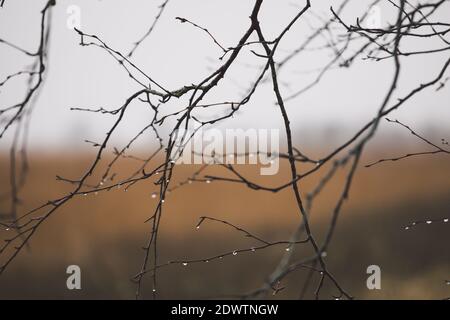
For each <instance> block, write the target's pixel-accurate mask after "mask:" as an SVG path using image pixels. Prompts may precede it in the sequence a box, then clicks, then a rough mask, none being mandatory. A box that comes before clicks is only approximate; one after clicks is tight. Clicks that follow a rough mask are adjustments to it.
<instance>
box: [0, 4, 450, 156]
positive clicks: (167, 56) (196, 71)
mask: <svg viewBox="0 0 450 320" xmlns="http://www.w3.org/2000/svg"><path fill="white" fill-rule="evenodd" d="M45 2H46V0H33V1H30V0H6V3H5V6H4V8H2V9H0V38H2V39H5V40H8V41H11V42H13V43H14V44H17V45H19V46H21V47H23V48H26V49H27V50H29V51H35V50H36V48H37V46H38V38H39V19H40V10H41V9H42V8H43V6H44V3H45ZM161 2H162V0H130V1H123V0H102V1H101V0H84V1H74V0H70V1H67V0H57V5H56V6H55V8H54V10H53V14H52V19H53V20H52V22H53V29H52V33H51V44H50V56H49V63H48V70H47V72H48V73H47V79H46V82H45V85H44V87H43V88H42V92H41V95H40V97H39V101H38V104H37V105H36V111H35V113H34V117H33V120H32V125H31V147H32V148H42V146H45V147H46V148H53V147H65V148H68V149H71V148H74V147H78V146H81V145H82V144H83V141H84V140H85V139H89V140H93V141H96V140H100V139H101V138H103V137H104V133H105V132H106V131H107V128H108V125H110V124H111V120H112V119H113V118H112V117H111V116H107V115H99V114H91V113H83V112H74V111H70V110H69V109H70V108H71V107H92V108H98V107H104V108H109V109H113V108H117V107H118V106H120V104H122V103H123V102H124V101H125V99H126V98H127V97H128V96H130V95H131V94H132V93H133V92H135V91H136V90H137V89H139V86H138V85H136V83H134V82H133V81H132V80H131V79H130V78H129V77H128V76H127V74H126V73H125V72H124V70H123V69H121V67H120V66H119V65H118V64H117V62H116V61H114V60H113V59H112V58H111V57H110V56H109V55H108V54H107V53H106V52H105V51H103V50H101V49H99V48H94V47H81V46H79V36H78V35H77V34H76V33H75V32H74V31H73V30H71V29H69V28H68V27H67V19H68V18H69V16H70V13H68V8H70V7H71V6H73V5H75V6H77V7H78V8H79V9H80V14H81V15H80V17H81V29H82V30H83V31H85V32H86V33H94V34H96V35H98V36H99V37H101V39H102V40H104V41H105V42H106V43H108V45H110V46H111V47H113V48H115V49H117V50H119V51H121V52H124V53H126V52H128V51H129V50H130V49H131V48H132V46H133V43H134V42H135V41H136V40H138V39H139V38H140V37H141V36H142V35H143V34H144V33H145V32H146V31H147V29H148V28H149V26H150V25H151V23H152V22H153V19H154V17H155V15H156V14H157V12H158V5H159V4H160V3H161ZM311 2H312V12H314V13H315V14H317V15H319V16H320V17H323V18H326V17H328V18H329V17H330V15H331V13H330V10H329V7H330V6H333V7H335V8H337V7H338V6H339V4H340V3H341V1H325V0H320V1H317V0H316V1H315V0H312V1H311ZM369 2H371V1H361V0H358V1H353V4H350V5H349V8H348V10H347V11H346V12H345V13H344V14H343V18H344V19H345V20H346V21H348V22H349V23H354V22H355V21H356V18H357V17H358V16H359V15H360V14H361V13H362V12H363V11H362V10H363V8H364V7H365V6H366V5H367V4H368V3H369ZM384 2H385V4H384V5H382V6H381V7H380V13H381V15H380V19H381V23H382V24H385V23H387V22H388V21H390V19H391V18H392V16H391V14H389V13H390V12H391V9H392V7H391V6H390V5H389V4H388V1H384ZM253 3H254V1H250V0H227V1H223V0H222V1H219V0H170V1H169V3H168V5H167V8H166V10H165V11H164V13H163V15H162V17H161V20H160V21H159V23H158V24H157V25H156V28H155V30H154V32H153V33H152V34H151V36H150V37H149V38H147V39H146V40H144V42H143V43H142V45H141V47H139V48H138V49H137V51H136V53H135V55H134V57H133V62H135V63H136V64H137V65H138V66H140V67H141V68H142V69H143V70H145V71H146V72H147V73H148V74H149V75H150V76H152V77H153V78H154V79H156V80H157V81H158V82H160V83H161V84H163V85H164V87H166V88H169V89H171V90H174V89H178V88H179V87H181V86H183V85H189V84H192V83H198V82H199V81H200V80H202V79H203V78H204V77H206V76H207V75H208V73H210V72H211V70H214V69H216V68H218V67H219V66H220V65H221V63H222V61H220V60H219V59H218V57H220V56H221V51H220V49H219V48H218V47H217V46H216V45H215V44H214V43H213V42H212V41H211V39H210V38H209V37H208V36H207V35H206V34H205V33H203V32H202V31H201V30H199V29H196V28H194V27H192V26H191V25H188V24H181V23H180V22H179V21H177V20H176V19H175V17H177V16H180V17H184V18H187V19H189V20H191V21H193V22H195V23H197V24H199V25H201V26H203V27H206V28H208V30H209V31H210V32H211V33H212V34H214V36H215V38H216V39H217V40H218V41H219V42H220V43H221V44H222V45H223V46H224V47H229V46H234V45H236V43H237V41H238V40H239V39H240V38H241V36H242V35H243V33H244V32H245V30H246V28H248V25H249V18H248V17H249V15H250V12H251V8H252V5H253ZM303 3H304V2H303V1H293V0H286V1H284V0H266V1H264V4H263V7H262V11H261V25H262V28H263V31H264V32H265V33H266V35H267V37H268V38H271V36H274V35H276V34H277V32H279V31H280V30H282V28H284V26H285V25H286V24H287V23H288V21H289V19H290V18H292V17H293V16H294V15H295V14H296V12H298V10H299V8H300V6H301V5H303ZM446 9H447V10H445V8H443V11H444V12H446V14H447V15H450V5H449V4H447V5H446ZM312 12H311V13H308V14H307V15H306V16H305V19H304V20H302V22H300V23H298V24H297V25H295V27H294V28H292V29H291V30H290V32H289V33H288V35H287V36H286V38H285V39H284V41H283V42H282V43H281V46H280V49H279V52H278V54H277V56H276V57H275V58H276V59H277V60H279V59H281V58H283V57H284V56H285V55H286V54H287V53H288V52H289V51H290V50H292V49H295V48H296V47H297V46H298V45H299V44H300V43H301V42H302V40H304V39H305V37H306V36H307V35H308V34H310V33H311V32H312V31H313V28H314V27H317V26H319V25H320V20H318V18H317V17H316V16H315V15H313V14H312ZM436 18H439V16H437V17H436ZM446 18H447V20H448V17H446ZM321 39H322V38H320V39H319V41H316V42H315V43H314V44H313V47H317V46H320V45H323V44H324V42H323V41H322V40H323V39H322V40H321ZM414 45H415V44H414ZM417 45H422V44H421V43H418V44H417ZM426 45H432V44H429V43H427V44H426ZM252 49H255V50H256V51H257V52H262V50H261V48H259V47H256V46H255V47H253V48H252ZM420 49H425V48H420ZM446 54H447V55H448V53H444V54H435V55H433V56H432V57H430V56H413V57H408V58H407V59H405V60H404V64H403V68H402V74H401V85H400V88H399V91H398V96H396V98H397V97H400V96H402V95H404V94H405V93H407V92H408V91H410V90H412V89H413V88H414V87H415V86H417V85H419V84H420V83H422V82H426V81H429V80H430V79H432V78H433V77H435V75H436V74H437V73H438V72H439V70H440V69H441V67H442V65H443V62H444V60H445V59H447V58H448V57H446ZM330 57H331V51H323V52H310V53H306V54H303V55H301V56H298V57H297V58H296V59H294V60H293V61H292V62H291V63H290V64H289V65H287V66H286V68H285V69H283V70H282V71H281V72H280V81H281V82H282V83H284V84H286V85H284V86H283V87H282V93H283V94H284V95H285V96H287V95H289V94H290V93H292V92H295V91H296V90H298V89H300V88H302V87H304V86H305V85H307V84H308V83H310V81H312V80H313V79H314V77H315V76H317V72H313V71H314V70H315V69H317V68H319V67H321V66H323V65H325V64H326V63H327V62H328V61H329V59H330ZM31 62H32V60H31V58H29V57H27V56H25V55H23V54H21V53H20V52H18V51H16V50H13V49H11V48H9V47H7V46H4V45H1V44H0V81H2V80H3V79H4V78H5V77H6V76H7V75H8V74H11V73H14V72H17V71H18V70H20V69H21V68H22V67H23V66H25V65H28V64H30V63H31ZM262 63H264V60H263V59H261V58H257V57H255V56H254V55H253V54H251V53H250V52H249V50H245V52H243V54H242V56H240V58H239V59H238V61H237V62H236V65H235V66H234V67H233V68H232V69H231V70H230V72H229V74H228V76H227V77H226V79H224V81H223V82H222V83H221V85H220V86H218V87H217V88H215V89H214V90H213V91H212V92H211V95H209V96H208V101H209V102H214V101H216V102H217V101H224V100H228V101H230V100H236V99H238V98H239V97H242V94H243V93H244V92H245V89H246V88H248V85H249V83H250V81H252V80H253V79H255V76H256V74H257V73H258V71H259V68H258V65H261V64H262ZM305 71H312V72H307V73H305ZM392 74H393V61H392V60H389V59H388V60H385V61H382V62H372V61H367V60H364V61H363V60H358V61H357V62H356V64H355V65H354V66H353V67H352V68H351V69H336V70H332V71H330V72H329V73H328V74H326V75H325V77H324V78H323V79H322V83H321V84H320V85H318V86H317V87H315V88H314V89H312V90H311V91H309V92H307V93H305V94H304V95H302V96H300V97H299V98H297V99H294V100H292V101H290V102H289V103H288V104H287V107H288V113H289V115H290V116H291V119H292V123H293V126H294V128H295V131H294V132H295V133H296V139H297V141H298V142H301V141H306V140H308V139H317V138H323V137H326V136H327V135H335V134H343V135H345V134H346V132H349V131H348V130H350V129H355V128H358V127H360V126H361V125H363V124H364V123H366V122H367V121H369V120H370V119H371V118H372V117H373V116H374V115H375V113H376V110H377V108H379V106H380V105H381V101H382V99H383V97H384V94H385V92H386V90H387V88H388V86H389V84H390V81H391V78H392ZM25 88H26V87H25V83H24V82H23V81H20V80H18V81H14V82H11V83H10V84H8V85H7V86H5V87H3V88H1V91H0V106H1V107H5V106H9V105H10V104H12V103H14V102H17V101H18V100H19V99H22V98H23V95H24V92H25V91H24V90H25ZM274 100H275V99H274V96H273V92H272V91H271V84H270V83H269V82H268V83H266V84H265V85H264V86H261V88H260V89H258V91H257V93H256V95H255V96H254V99H253V100H252V102H251V103H249V104H248V105H246V106H245V108H243V110H242V111H241V112H240V113H239V115H238V116H236V117H235V118H233V119H231V120H229V121H226V122H224V124H223V127H224V128H226V127H242V128H249V127H257V128H277V127H281V125H282V124H281V116H280V113H279V110H278V109H276V107H274ZM449 101H450V93H449V90H448V88H445V89H444V90H441V91H439V92H435V91H434V90H433V89H431V90H428V91H427V92H425V93H423V94H421V95H420V96H418V97H417V98H416V99H415V100H414V102H411V103H408V104H406V105H405V106H404V107H403V109H402V110H400V111H398V112H396V113H395V114H394V115H393V117H394V118H398V119H401V120H403V121H405V122H407V123H409V124H411V125H414V126H416V127H418V128H426V127H431V126H433V127H437V128H443V129H444V132H445V129H446V128H448V127H449V126H448V125H449V121H450V104H449ZM177 103H178V102H173V103H172V104H171V105H170V106H168V107H167V108H174V109H172V111H173V110H175V108H177V107H178V108H179V107H180V104H182V102H181V101H180V102H179V103H178V104H177ZM133 108H134V109H133V110H131V112H130V114H129V117H128V118H127V119H126V124H125V123H124V126H122V127H121V128H120V131H119V134H118V136H117V137H115V138H116V139H119V140H120V141H125V140H126V139H127V138H128V137H129V136H131V135H133V134H135V133H136V132H137V131H139V130H140V129H141V127H142V126H143V125H144V124H145V120H146V119H147V118H146V117H148V115H149V114H148V112H147V111H145V112H144V109H145V108H144V107H143V105H142V104H139V103H136V105H135V106H134V105H133ZM169 124H170V123H169ZM383 128H385V127H384V126H383V127H382V129H383ZM386 130H388V129H386ZM11 133H12V131H10V132H9V134H8V135H7V136H6V139H3V140H2V141H0V148H5V147H7V145H8V144H7V142H8V139H10V137H11ZM149 139H150V140H151V137H149Z"/></svg>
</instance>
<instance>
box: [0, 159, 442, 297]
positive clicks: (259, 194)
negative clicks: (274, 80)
mask: <svg viewBox="0 0 450 320" xmlns="http://www.w3.org/2000/svg"><path fill="white" fill-rule="evenodd" d="M370 158H371V159H376V156H375V155H372V156H371V157H370ZM91 160H92V159H91V158H90V157H89V156H87V155H86V156H71V155H69V154H67V155H61V154H59V155H50V154H49V155H39V154H33V155H32V161H31V163H32V168H31V174H30V176H29V182H28V184H27V185H26V187H25V189H24V190H23V192H22V194H21V196H22V197H21V198H22V200H23V201H24V203H23V206H22V207H21V211H22V212H25V210H26V209H29V208H32V207H34V206H36V205H38V204H41V203H43V202H45V201H47V200H49V199H51V198H54V197H57V196H59V195H62V194H63V192H67V191H69V190H70V189H71V187H70V186H68V185H67V184H66V183H63V182H57V181H55V175H56V174H59V175H62V176H64V177H68V178H76V177H77V176H78V175H80V173H81V172H82V170H83V169H84V168H85V166H86V165H87V164H88V163H89V161H91ZM366 160H367V159H366ZM448 160H449V159H448V156H447V157H446V156H431V157H421V158H415V159H406V160H404V161H403V162H397V163H385V164H381V165H379V166H375V167H372V168H364V167H360V168H359V170H358V172H357V175H356V179H355V181H354V184H353V186H352V189H351V192H350V198H349V201H347V202H346V204H345V206H344V209H343V212H342V214H341V216H340V218H339V222H338V227H337V230H336V234H335V238H334V239H333V242H332V245H331V247H330V248H329V251H328V254H327V257H326V261H327V262H328V266H329V269H330V271H331V272H332V273H333V274H334V275H335V276H336V278H337V279H338V280H339V281H340V283H341V284H342V285H343V286H344V287H345V288H346V289H347V290H348V291H350V293H352V294H353V295H354V296H355V298H358V299H382V298H389V299H393V298H394V299H419V298H420V299H442V298H445V297H447V296H450V288H449V286H448V285H446V284H445V280H447V279H449V278H450V252H449V250H448V225H445V224H436V225H422V226H418V227H417V228H416V229H415V230H410V231H404V230H403V226H404V225H405V224H408V223H410V222H412V221H415V220H421V219H428V218H442V217H448V216H449V214H450V179H449V177H450V176H449V174H448V172H450V161H448ZM7 161H8V160H7V158H6V156H3V157H2V158H1V162H0V181H1V184H0V191H1V192H2V193H3V192H5V191H8V188H9V184H8V181H9V178H8V169H7V168H8V166H7V164H8V162H7ZM366 163H367V161H366ZM132 166H133V162H132V161H130V160H128V161H127V162H123V163H120V164H119V165H118V167H117V168H118V170H117V172H118V173H119V174H120V173H122V172H130V171H131V170H132ZM239 169H240V170H242V172H243V173H244V174H245V175H247V176H249V177H254V179H262V180H259V181H262V182H265V183H267V184H269V185H277V184H278V183H279V182H281V181H283V178H286V177H287V170H286V169H287V168H285V167H284V165H283V166H282V167H281V172H282V173H281V174H280V175H279V176H276V177H264V178H257V177H256V175H255V172H256V171H255V170H256V169H255V168H254V167H252V166H245V167H242V168H239ZM194 170H195V167H194V166H180V167H177V168H176V173H177V174H176V178H175V180H177V181H181V180H184V179H185V178H186V177H188V176H189V175H190V174H191V173H192V172H193V171H194ZM208 173H210V174H216V175H219V174H221V175H223V174H225V173H224V172H223V171H222V169H221V168H217V167H212V168H210V169H209V171H208ZM344 174H345V172H344V171H343V170H341V171H340V175H339V176H338V177H337V179H335V180H333V182H332V183H331V184H329V185H328V187H327V188H326V189H325V190H324V192H323V194H322V195H321V196H320V197H319V198H318V200H317V202H316V203H315V204H314V206H313V211H312V212H311V215H312V227H313V232H314V233H315V234H317V237H318V238H319V239H321V235H322V236H323V233H324V231H325V227H326V226H327V224H328V221H329V218H330V215H331V210H332V208H333V205H334V203H335V200H336V199H337V197H338V193H339V192H340V190H341V188H342V183H343V177H344ZM317 178H318V177H313V178H311V179H309V180H305V181H304V182H302V183H300V188H301V190H308V188H310V187H311V186H313V185H314V183H317ZM175 182H176V181H175ZM153 191H156V186H155V185H154V184H153V181H145V182H142V183H141V184H139V185H137V186H135V187H133V188H131V189H130V190H129V191H128V192H124V190H123V189H114V190H111V191H109V192H104V193H100V194H98V195H96V196H94V195H89V196H86V197H79V198H77V199H75V200H74V201H73V202H71V203H70V204H68V205H66V206H65V207H63V208H62V210H60V211H58V212H56V213H55V214H54V215H53V216H52V217H51V218H50V220H49V221H47V223H45V224H44V226H43V227H42V228H41V229H40V230H39V231H38V232H37V234H36V235H35V237H34V238H33V240H32V242H31V247H30V249H28V250H25V251H24V252H22V253H21V254H20V256H19V257H18V259H17V260H16V261H14V262H13V264H12V265H11V266H10V268H9V269H8V270H6V272H5V273H4V274H3V275H2V276H1V277H0V299H12V298H43V299H50V298H65V299H83V298H94V299H100V298H106V299H112V298H126V299H132V298H134V290H135V287H134V284H133V283H132V282H131V281H130V278H131V276H132V275H134V274H135V273H136V272H137V271H138V270H139V267H140V264H141V260H142V256H143V252H142V250H141V249H140V248H141V247H142V246H143V245H144V243H145V239H146V236H147V234H148V229H149V225H148V224H145V223H144V220H145V219H146V218H147V217H149V216H150V215H151V214H152V213H153V208H154V206H155V203H156V200H155V199H152V198H151V196H150V194H151V193H152V192H153ZM292 200H293V194H292V191H291V190H290V189H287V190H285V191H282V192H280V193H277V194H273V193H268V192H265V191H252V190H249V189H248V188H246V187H245V186H242V185H236V184H229V183H223V182H218V181H214V182H213V183H211V184H206V183H193V184H191V185H185V186H184V187H182V188H180V189H177V190H175V191H173V192H172V193H171V194H170V195H169V196H168V198H167V200H166V204H165V209H164V216H163V219H162V225H161V230H160V239H159V250H160V257H159V259H160V261H161V262H165V261H168V260H176V259H181V260H182V259H195V258H203V257H208V256H210V255H215V254H218V253H221V252H227V251H230V250H231V251H232V250H234V249H239V248H248V247H250V246H252V244H253V242H252V241H251V240H249V239H246V238H245V237H242V235H240V234H238V233H236V232H235V231H234V230H231V229H229V228H227V227H226V226H224V225H221V224H214V223H206V224H204V225H202V227H201V228H200V229H199V230H196V229H195V226H196V224H197V222H198V218H199V217H200V216H203V215H207V216H211V217H215V218H219V219H224V220H227V221H229V222H232V223H234V224H235V225H239V226H241V227H243V228H245V229H247V230H249V231H251V232H253V233H254V234H257V235H260V236H261V237H263V238H265V239H270V240H288V238H289V235H290V233H291V232H292V231H293V230H294V229H295V227H296V226H297V225H298V223H299V222H300V221H301V220H300V217H299V213H298V211H297V210H296V207H295V202H294V201H292ZM7 208H8V202H7V201H3V202H2V203H1V204H0V211H5V210H6V209H7ZM5 232H12V231H5V230H2V231H0V233H1V235H2V238H4V236H5ZM284 249H285V247H283V246H281V247H280V246H279V247H273V248H270V249H267V250H265V251H258V252H256V253H245V254H244V253H243V254H238V255H237V256H231V257H226V258H224V259H222V260H220V261H211V262H210V263H201V264H192V265H188V266H186V267H184V266H181V265H172V266H169V267H167V268H164V269H161V271H160V273H159V287H158V292H159V294H160V298H182V299H191V298H222V297H229V296H231V297H233V296H234V295H236V294H242V293H246V292H249V291H251V290H253V289H256V288H258V287H259V286H260V285H261V284H262V282H263V281H264V279H265V277H267V276H268V275H269V274H270V272H271V271H272V270H273V269H274V267H275V266H276V264H277V262H278V261H279V259H280V258H281V256H282V254H283V252H284ZM309 253H310V252H309V251H308V250H304V249H300V250H299V251H298V252H297V253H296V255H297V256H298V258H301V257H302V256H305V255H308V254H309ZM70 264H77V265H79V266H80V267H81V268H82V290H80V291H76V290H74V291H69V290H67V289H66V287H65V279H66V277H67V274H66V273H65V268H66V267H67V266H68V265H70ZM371 264H377V265H379V266H380V267H381V270H382V289H381V290H372V291H371V290H368V289H367V288H366V278H367V276H368V275H367V274H366V268H367V266H369V265H371ZM305 275H306V273H305V271H301V270H299V271H297V272H294V273H292V274H291V275H290V276H289V277H288V278H286V279H285V283H283V285H286V289H285V290H283V291H281V292H280V293H279V294H277V295H276V296H273V297H272V296H270V297H269V298H274V299H277V298H288V299H296V298H298V296H299V293H300V290H301V287H302V284H303V281H304V278H305ZM148 280H149V279H148ZM313 280H314V282H313V284H312V285H313V286H315V285H316V284H317V281H318V279H317V278H314V279H313ZM150 291H151V284H150V281H147V285H146V286H145V296H146V297H150V294H151V292H150ZM333 293H335V292H333V289H332V288H331V287H330V286H328V285H327V284H326V286H325V290H324V291H323V292H322V296H323V298H327V296H329V297H331V295H332V294H333ZM307 298H312V296H307Z"/></svg>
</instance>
